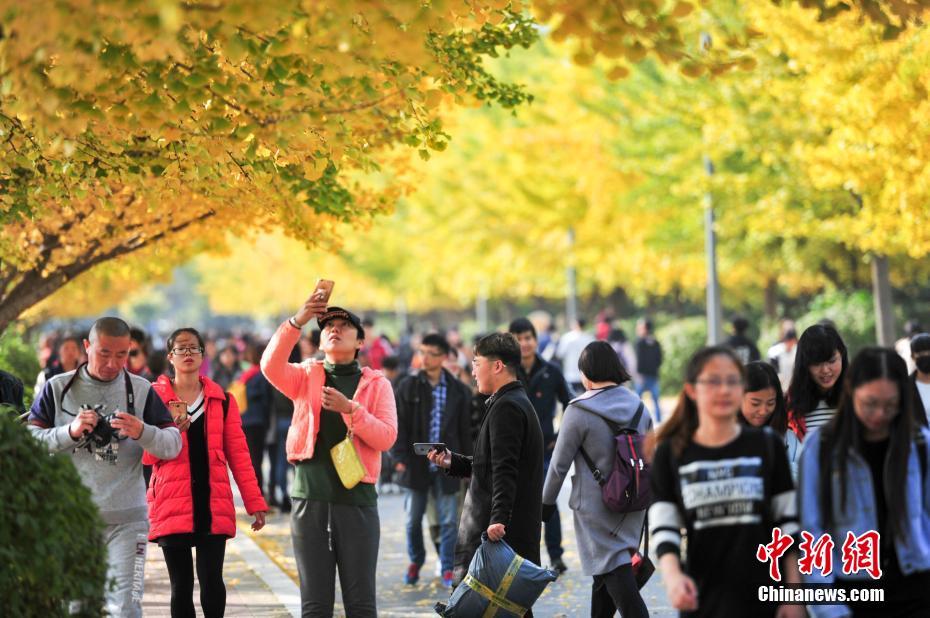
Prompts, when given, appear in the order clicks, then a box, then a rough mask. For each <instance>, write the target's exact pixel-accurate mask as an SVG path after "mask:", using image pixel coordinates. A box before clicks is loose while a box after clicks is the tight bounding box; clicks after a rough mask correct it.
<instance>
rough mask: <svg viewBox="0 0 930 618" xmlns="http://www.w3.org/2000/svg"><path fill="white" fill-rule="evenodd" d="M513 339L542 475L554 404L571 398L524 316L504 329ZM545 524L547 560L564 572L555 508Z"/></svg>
mask: <svg viewBox="0 0 930 618" xmlns="http://www.w3.org/2000/svg"><path fill="white" fill-rule="evenodd" d="M507 330H508V331H510V334H511V335H513V336H514V337H516V338H517V343H519V344H520V372H519V375H518V377H519V378H520V382H522V383H523V386H524V388H526V395H527V397H529V400H530V403H532V404H533V408H534V409H535V410H536V416H537V417H538V418H539V426H540V428H541V429H542V435H543V444H544V445H545V446H544V453H543V477H545V475H546V473H547V472H548V471H549V460H550V459H551V458H552V449H554V448H555V439H556V433H555V429H554V427H553V423H552V421H553V420H554V419H555V404H556V402H558V403H561V404H562V409H563V410H564V409H565V407H566V406H568V402H569V401H571V399H572V396H571V395H570V394H569V390H568V384H566V382H565V377H564V376H563V375H562V370H561V369H560V368H559V366H558V365H556V364H555V363H550V362H547V361H545V360H544V359H543V358H542V357H541V356H540V355H539V354H538V353H537V351H536V350H537V347H538V346H539V342H538V341H537V339H536V328H535V327H534V326H533V323H532V322H530V321H529V320H528V319H526V318H517V319H516V320H514V321H513V322H511V323H510V327H509V328H508V329H507ZM544 523H545V524H546V533H545V539H546V551H547V552H548V553H549V563H550V564H551V565H552V568H553V569H555V570H556V571H558V572H559V573H564V572H565V571H566V569H567V568H568V567H566V566H565V561H564V560H562V554H563V553H564V552H565V550H564V549H563V548H562V520H561V519H560V518H559V511H558V509H556V510H555V511H554V512H553V514H552V517H550V518H549V519H547V520H546V521H545V522H544Z"/></svg>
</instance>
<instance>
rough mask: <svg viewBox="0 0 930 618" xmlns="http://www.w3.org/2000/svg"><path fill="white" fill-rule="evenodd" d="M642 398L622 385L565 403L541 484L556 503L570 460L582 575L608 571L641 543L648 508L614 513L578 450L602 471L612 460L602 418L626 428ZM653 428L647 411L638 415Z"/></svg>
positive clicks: (644, 427) (642, 425)
mask: <svg viewBox="0 0 930 618" xmlns="http://www.w3.org/2000/svg"><path fill="white" fill-rule="evenodd" d="M639 404H640V399H639V397H637V396H636V394H635V393H634V392H632V391H631V390H629V389H628V388H626V387H624V386H616V387H612V388H608V389H604V390H594V391H588V392H586V393H585V394H583V395H581V396H580V397H578V398H577V399H574V400H573V401H572V402H571V403H570V404H569V406H568V408H566V410H565V414H564V415H563V416H562V425H561V427H560V428H559V437H558V440H556V443H555V451H554V452H553V453H552V461H551V463H550V464H549V473H548V474H547V475H546V483H545V485H544V486H543V500H542V501H543V504H555V501H556V498H557V497H558V495H559V490H560V489H561V488H562V483H563V482H564V481H565V476H566V475H567V474H568V469H569V467H570V466H571V464H572V463H573V462H574V464H575V474H574V475H573V476H572V493H571V497H570V498H569V502H568V505H569V506H570V507H571V509H572V511H573V512H574V517H575V536H576V538H577V540H578V554H579V556H580V558H581V568H582V571H583V572H584V574H585V575H600V574H603V573H609V572H610V571H613V570H614V569H616V568H617V567H618V566H621V565H624V564H628V563H629V562H630V550H631V549H635V548H637V547H639V539H640V533H641V532H642V529H643V519H644V518H645V516H646V511H637V512H633V513H615V512H613V511H611V510H609V509H608V508H607V507H606V506H605V505H604V500H603V498H601V487H600V485H598V484H597V481H596V480H594V476H593V475H592V474H591V469H590V468H588V465H587V464H586V463H585V461H584V458H582V456H581V451H580V450H579V449H580V447H581V446H584V450H585V452H586V453H587V454H588V456H589V457H591V459H593V460H594V463H595V465H596V466H597V467H598V469H600V470H601V471H602V472H604V474H605V475H606V474H609V473H610V471H611V470H612V469H613V464H614V452H615V447H614V437H613V432H611V430H610V428H609V426H608V425H607V423H605V422H604V419H605V418H606V419H609V420H611V421H613V422H615V423H617V424H619V425H622V426H624V427H626V426H629V424H630V423H631V422H632V421H633V417H634V416H635V415H636V409H637V408H638V407H639ZM651 429H652V419H651V418H650V416H649V413H648V412H646V413H644V414H643V415H642V418H641V419H640V421H639V426H638V427H637V428H636V430H637V431H639V432H640V433H645V432H646V431H649V430H651Z"/></svg>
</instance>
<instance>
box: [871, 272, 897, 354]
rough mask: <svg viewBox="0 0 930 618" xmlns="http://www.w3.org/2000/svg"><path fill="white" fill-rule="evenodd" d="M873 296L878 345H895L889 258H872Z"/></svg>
mask: <svg viewBox="0 0 930 618" xmlns="http://www.w3.org/2000/svg"><path fill="white" fill-rule="evenodd" d="M872 296H873V298H874V300H875V335H876V339H877V340H878V345H881V346H892V345H894V340H895V338H894V308H893V307H892V304H891V282H890V281H889V279H888V258H887V256H884V255H873V256H872Z"/></svg>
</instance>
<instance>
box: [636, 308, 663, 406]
mask: <svg viewBox="0 0 930 618" xmlns="http://www.w3.org/2000/svg"><path fill="white" fill-rule="evenodd" d="M633 349H634V350H635V351H636V371H637V373H638V377H637V379H636V394H637V395H639V396H640V397H642V396H643V393H645V392H646V391H649V394H650V395H652V405H653V406H654V408H655V409H654V410H653V417H654V418H655V422H656V423H661V422H662V410H661V409H660V408H659V397H660V396H661V393H660V391H659V370H660V368H661V367H662V345H661V344H660V343H659V342H658V340H657V339H656V338H655V335H653V334H652V320H649V319H646V318H641V319H640V320H639V321H638V322H637V323H636V344H635V345H634V346H633Z"/></svg>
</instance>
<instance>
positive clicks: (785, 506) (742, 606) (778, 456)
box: [649, 346, 804, 618]
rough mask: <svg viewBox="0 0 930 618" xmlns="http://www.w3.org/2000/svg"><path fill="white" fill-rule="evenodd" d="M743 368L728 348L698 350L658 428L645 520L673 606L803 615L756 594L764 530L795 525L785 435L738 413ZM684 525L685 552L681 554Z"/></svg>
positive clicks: (762, 574)
mask: <svg viewBox="0 0 930 618" xmlns="http://www.w3.org/2000/svg"><path fill="white" fill-rule="evenodd" d="M744 388H745V373H744V369H743V366H742V364H741V363H740V360H739V358H738V357H737V356H736V353H735V352H733V350H732V349H730V348H728V347H719V346H716V347H707V348H703V349H701V350H699V351H698V352H697V353H695V355H694V356H693V357H692V358H691V360H690V362H689V363H688V367H687V369H686V374H685V386H684V390H683V391H682V393H681V395H680V396H679V398H678V405H677V407H676V408H675V412H674V413H673V414H672V416H671V418H669V420H668V421H667V422H666V423H665V424H664V425H663V426H662V427H661V429H660V430H659V435H658V446H657V448H656V452H655V457H654V461H653V467H652V486H653V498H654V502H653V504H652V507H650V509H649V525H650V530H651V533H652V539H653V542H654V543H655V546H656V555H657V556H658V559H659V568H660V569H661V570H662V579H663V582H664V583H665V588H666V592H667V594H668V597H669V599H670V600H671V602H672V605H673V606H674V607H675V608H677V609H679V610H681V614H682V616H685V615H687V616H689V617H690V616H695V617H698V616H701V617H703V616H707V617H711V616H712V617H714V618H730V617H732V618H744V617H745V616H753V617H757V616H760V617H765V616H767V617H772V616H778V617H779V618H787V617H789V616H803V615H804V609H803V607H801V606H796V605H780V606H779V605H776V604H772V603H763V602H760V601H759V600H758V597H757V591H758V588H759V586H763V585H775V583H776V582H774V581H773V580H772V579H771V577H770V575H769V564H768V563H767V562H762V561H759V560H757V558H756V552H757V550H758V548H759V546H760V545H766V544H769V543H770V542H771V541H772V528H773V527H775V526H779V527H780V528H781V531H782V532H783V533H784V534H789V535H790V534H794V533H796V532H797V531H798V523H797V510H796V505H795V495H794V486H793V484H792V481H791V473H790V472H789V470H788V458H787V456H786V455H785V447H784V441H783V440H782V439H781V437H780V436H778V435H777V434H776V433H775V432H773V431H771V430H770V429H768V428H764V427H752V426H746V425H743V424H742V423H740V421H739V420H738V418H739V415H740V404H741V401H742V397H743V391H744ZM682 529H685V530H686V536H687V542H688V553H687V555H688V558H687V561H685V562H682V559H681V544H682V533H681V531H682ZM780 564H781V574H782V576H783V578H784V580H786V581H788V582H789V583H796V582H799V581H800V576H799V574H798V571H797V562H796V560H795V559H794V556H793V555H792V553H788V554H786V555H785V556H784V559H783V560H782V561H781V562H780Z"/></svg>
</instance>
